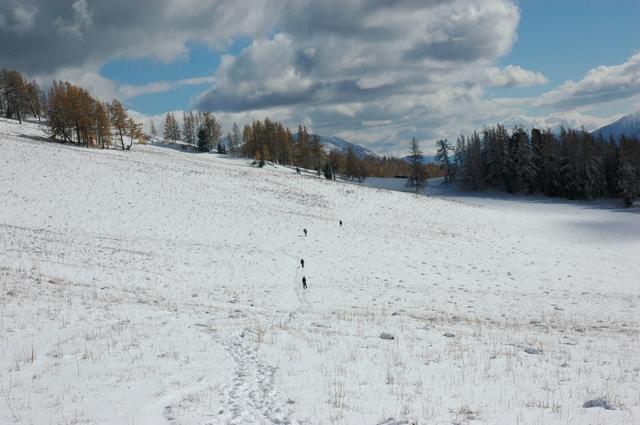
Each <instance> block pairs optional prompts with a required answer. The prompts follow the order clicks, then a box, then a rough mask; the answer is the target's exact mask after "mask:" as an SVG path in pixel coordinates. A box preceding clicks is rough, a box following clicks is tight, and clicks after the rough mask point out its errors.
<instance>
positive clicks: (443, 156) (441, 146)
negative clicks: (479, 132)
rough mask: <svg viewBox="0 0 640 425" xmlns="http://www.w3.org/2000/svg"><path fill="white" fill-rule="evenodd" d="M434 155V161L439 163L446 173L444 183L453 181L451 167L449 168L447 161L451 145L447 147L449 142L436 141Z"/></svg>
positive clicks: (448, 160)
mask: <svg viewBox="0 0 640 425" xmlns="http://www.w3.org/2000/svg"><path fill="white" fill-rule="evenodd" d="M436 149H437V150H436V155H435V160H436V161H438V162H439V163H440V165H441V166H442V167H444V169H445V171H446V173H447V174H446V175H445V181H451V180H454V179H455V174H454V172H453V167H452V166H451V161H450V159H449V151H451V150H452V149H451V145H449V141H447V140H446V139H444V140H442V139H441V140H438V141H437V142H436Z"/></svg>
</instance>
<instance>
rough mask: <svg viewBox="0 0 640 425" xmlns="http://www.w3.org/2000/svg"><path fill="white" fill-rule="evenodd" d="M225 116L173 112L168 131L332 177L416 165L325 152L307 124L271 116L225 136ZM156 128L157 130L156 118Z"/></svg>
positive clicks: (384, 173) (171, 136) (404, 171)
mask: <svg viewBox="0 0 640 425" xmlns="http://www.w3.org/2000/svg"><path fill="white" fill-rule="evenodd" d="M221 129H222V126H221V124H220V121H219V120H218V119H217V118H216V117H215V116H214V115H213V114H212V113H210V112H192V111H191V112H184V113H183V115H182V122H181V123H180V122H179V121H178V119H177V118H176V117H175V115H174V114H173V113H167V114H166V115H165V119H164V129H163V133H162V134H163V136H164V139H165V140H167V141H171V142H173V143H176V142H178V141H181V142H183V143H184V144H185V147H187V146H189V147H193V148H198V149H199V150H200V151H203V152H208V151H211V150H214V149H215V150H217V151H218V152H220V153H227V154H229V155H231V156H235V157H243V158H249V159H252V160H253V161H254V163H255V164H256V165H257V166H259V167H262V166H264V165H265V164H266V163H268V162H270V163H273V164H278V165H286V166H293V167H297V168H303V169H308V170H313V171H315V172H316V173H317V174H318V175H324V176H325V177H326V178H327V179H329V180H335V179H336V176H337V175H342V176H345V177H346V178H349V179H351V180H354V179H355V180H358V181H364V180H365V179H366V178H368V177H370V176H376V177H398V176H402V177H405V176H408V175H409V174H410V173H411V170H412V165H411V164H410V162H409V161H407V160H404V159H400V158H394V157H386V156H385V157H382V158H376V157H371V156H366V157H364V158H360V157H358V156H357V155H356V154H355V152H354V151H353V149H352V148H351V147H349V148H348V149H347V151H346V152H341V151H339V150H331V151H329V152H326V151H325V149H324V148H323V146H322V143H321V140H320V137H319V136H317V135H313V134H309V132H308V130H307V128H306V127H304V126H298V129H297V131H296V132H295V133H292V132H291V130H290V129H289V128H287V127H285V126H284V125H283V124H282V123H280V122H277V121H273V120H271V119H269V118H265V119H264V120H254V121H253V122H252V123H250V124H247V125H245V126H244V127H243V128H242V130H240V127H239V126H238V125H237V124H235V123H234V124H233V128H232V129H231V131H230V132H228V133H227V135H226V136H225V137H222V130H221ZM151 131H152V133H153V134H154V135H156V136H157V135H158V130H157V129H156V127H155V124H154V123H153V122H152V123H151ZM425 169H428V170H429V171H430V174H432V175H440V174H441V170H440V168H439V167H438V166H436V165H433V164H430V165H427V166H425Z"/></svg>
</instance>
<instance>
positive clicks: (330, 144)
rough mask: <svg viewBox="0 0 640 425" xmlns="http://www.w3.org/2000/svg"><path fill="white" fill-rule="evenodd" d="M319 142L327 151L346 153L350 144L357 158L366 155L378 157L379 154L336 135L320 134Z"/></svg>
mask: <svg viewBox="0 0 640 425" xmlns="http://www.w3.org/2000/svg"><path fill="white" fill-rule="evenodd" d="M320 143H322V146H324V149H325V151H327V153H329V152H333V151H338V152H341V153H347V151H348V150H349V146H351V149H353V153H355V154H356V156H357V157H358V158H364V157H367V156H372V157H374V158H380V156H379V155H378V154H377V153H375V152H373V151H372V150H370V149H367V148H365V147H364V146H360V145H356V144H355V143H351V142H347V141H346V140H344V139H341V138H340V137H338V136H320Z"/></svg>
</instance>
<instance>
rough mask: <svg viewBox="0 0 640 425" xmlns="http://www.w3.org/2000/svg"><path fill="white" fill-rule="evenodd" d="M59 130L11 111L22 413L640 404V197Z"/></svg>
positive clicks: (566, 410) (3, 334) (455, 411)
mask: <svg viewBox="0 0 640 425" xmlns="http://www.w3.org/2000/svg"><path fill="white" fill-rule="evenodd" d="M43 137H44V135H43V133H42V130H41V129H40V128H39V127H38V126H37V125H36V124H26V125H24V126H22V127H20V126H18V125H17V124H16V123H14V122H10V121H6V120H0V152H1V155H0V205H2V208H0V423H2V424H5V423H6V424H12V423H17V424H43V423H46V424H49V423H51V424H67V423H68V424H71V423H87V424H114V425H115V424H164V423H166V424H261V423H292V424H296V423H300V424H326V423H343V424H380V423H389V424H390V423H411V421H413V422H415V423H421V424H451V423H460V424H462V423H467V424H516V423H518V424H540V423H544V424H563V425H564V424H602V423H606V424H631V423H640V397H639V396H638V394H640V376H639V375H640V357H639V356H638V355H637V353H638V352H639V351H640V323H639V322H640V307H639V306H640V285H638V283H639V278H638V276H640V261H639V260H640V258H639V257H640V255H639V254H638V253H639V252H640V216H639V215H638V211H637V210H631V211H627V210H619V209H616V208H613V207H610V206H608V205H606V204H602V203H576V202H561V201H551V200H543V199H539V198H526V197H524V198H509V197H506V196H502V197H500V196H490V195H487V196H479V195H474V196H467V195H463V194H456V193H455V192H454V191H444V192H442V193H440V194H439V193H436V192H431V195H430V196H415V195H412V194H408V193H401V192H395V191H389V190H384V189H378V188H369V187H362V186H358V185H355V184H349V183H340V182H329V181H326V180H325V179H322V178H314V177H310V176H307V175H297V174H296V173H295V171H293V172H292V170H291V169H289V168H282V167H275V166H269V167H264V168H263V169H258V168H254V167H251V166H249V164H248V162H247V161H244V160H236V159H229V158H227V157H223V156H218V155H215V154H197V153H185V152H181V151H180V150H175V149H166V148H163V147H159V146H153V145H147V146H140V145H134V147H133V148H132V150H131V151H129V152H121V151H117V150H97V149H87V148H82V147H75V146H70V145H63V144H58V143H52V142H46V141H43ZM340 219H341V220H342V221H343V222H344V225H343V226H342V227H340V226H339V225H338V221H339V220H340ZM303 228H306V229H308V231H309V234H308V236H307V237H304V236H303V234H302V229H303ZM300 258H304V260H305V268H304V269H301V268H300ZM302 276H306V277H307V279H308V283H309V289H308V290H307V291H303V290H302V288H301V279H302ZM382 333H388V334H390V335H393V337H394V339H393V340H388V339H381V338H380V335H381V334H382ZM445 335H447V336H445ZM525 350H527V351H531V352H535V353H537V354H528V353H527V352H525ZM597 399H603V400H607V402H608V403H609V404H610V405H611V407H613V408H614V410H606V409H604V408H601V407H595V408H584V407H583V405H584V404H585V403H587V402H588V401H589V400H597Z"/></svg>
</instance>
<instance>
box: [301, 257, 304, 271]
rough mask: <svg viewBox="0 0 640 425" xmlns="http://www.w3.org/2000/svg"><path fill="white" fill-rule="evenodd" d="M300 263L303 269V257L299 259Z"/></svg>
mask: <svg viewBox="0 0 640 425" xmlns="http://www.w3.org/2000/svg"><path fill="white" fill-rule="evenodd" d="M300 265H301V266H302V268H303V269H304V258H302V259H300Z"/></svg>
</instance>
